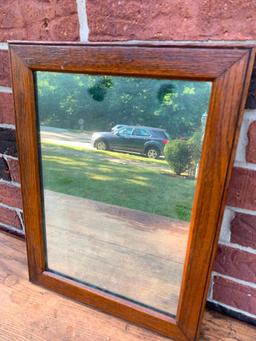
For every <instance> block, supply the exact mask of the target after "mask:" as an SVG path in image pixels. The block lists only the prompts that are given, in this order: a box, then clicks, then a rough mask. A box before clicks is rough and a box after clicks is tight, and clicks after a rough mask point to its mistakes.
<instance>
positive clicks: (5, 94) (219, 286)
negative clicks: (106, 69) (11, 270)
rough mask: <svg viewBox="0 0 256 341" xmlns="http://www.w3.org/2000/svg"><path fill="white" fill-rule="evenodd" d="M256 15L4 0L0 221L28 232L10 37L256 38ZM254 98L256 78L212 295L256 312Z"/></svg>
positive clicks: (150, 5)
mask: <svg viewBox="0 0 256 341" xmlns="http://www.w3.org/2000/svg"><path fill="white" fill-rule="evenodd" d="M87 18H88V19H87ZM255 19H256V3H255V2H253V1H250V0H243V1H242V0H225V1H213V0H204V1H199V0H198V1H190V0H174V1H168V0H163V1H152V0H148V1H135V0H119V1H117V0H116V1H114V0H105V1H100V0H87V1H86V0H76V1H75V0H67V1H58V0H48V1H41V0H24V1H22V2H21V1H19V0H9V1H3V2H2V3H1V10H0V228H1V229H5V230H9V231H12V232H15V233H18V234H23V233H24V232H23V231H24V226H23V219H22V203H21V194H20V179H19V169H18V159H17V151H16V146H15V124H14V113H13V104H12V89H11V84H10V72H9V63H8V51H7V43H6V41H7V40H8V39H23V40H51V41H64V40H66V41H76V40H77V41H79V40H80V41H88V40H89V41H115V40H118V41H126V40H128V41H136V40H138V41H141V40H154V41H160V40H161V41H171V40H201V41H206V40H241V39H243V40H253V39H256V33H255V32H256V20H255ZM254 77H255V78H256V72H255V74H254ZM255 97H256V81H254V82H253V83H252V85H251V91H250V96H249V99H248V102H247V108H248V109H247V110H246V112H245V116H244V122H243V125H242V129H241V136H240V141H239V147H238V152H237V157H236V161H235V166H234V170H233V174H232V179H231V183H230V188H229V195H228V203H227V207H226V210H225V215H224V219H223V224H222V230H221V236H220V241H219V249H218V254H217V257H216V262H215V265H214V270H213V273H212V283H211V288H210V291H209V301H211V302H213V303H217V305H218V306H221V307H224V308H225V307H226V308H228V310H229V311H231V312H232V311H233V312H237V313H241V316H245V317H248V318H251V319H256V310H255V307H256V104H255Z"/></svg>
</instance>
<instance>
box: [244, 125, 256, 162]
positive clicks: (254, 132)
mask: <svg viewBox="0 0 256 341" xmlns="http://www.w3.org/2000/svg"><path fill="white" fill-rule="evenodd" d="M246 161H247V162H253V163H256V121H254V122H252V123H251V124H250V127H249V129H248V144H247V147H246Z"/></svg>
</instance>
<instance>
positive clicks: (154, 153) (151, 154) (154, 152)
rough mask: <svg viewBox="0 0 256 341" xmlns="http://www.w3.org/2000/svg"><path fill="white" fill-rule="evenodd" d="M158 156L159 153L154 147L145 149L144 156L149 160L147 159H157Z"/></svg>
mask: <svg viewBox="0 0 256 341" xmlns="http://www.w3.org/2000/svg"><path fill="white" fill-rule="evenodd" d="M159 155H160V151H159V149H158V148H156V147H148V148H147V149H146V156H147V157H148V158H149V159H158V158H159Z"/></svg>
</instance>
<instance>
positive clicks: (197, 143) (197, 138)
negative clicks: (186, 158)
mask: <svg viewBox="0 0 256 341" xmlns="http://www.w3.org/2000/svg"><path fill="white" fill-rule="evenodd" d="M188 142H189V144H190V148H191V154H192V159H193V162H194V163H198V161H199V159H200V156H201V147H202V133H201V130H197V131H195V132H194V134H193V135H192V136H191V138H190V139H189V140H188Z"/></svg>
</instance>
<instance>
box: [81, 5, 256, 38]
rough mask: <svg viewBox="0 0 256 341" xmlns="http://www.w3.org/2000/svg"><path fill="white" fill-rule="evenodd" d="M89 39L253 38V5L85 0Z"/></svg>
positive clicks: (255, 15) (255, 30)
mask: <svg viewBox="0 0 256 341" xmlns="http://www.w3.org/2000/svg"><path fill="white" fill-rule="evenodd" d="M87 15H88V21H89V27H90V35H89V39H90V40H93V41H102V40H105V41H106V40H109V41H111V40H132V39H138V40H140V39H145V40H195V39H196V40H206V39H226V40H229V39H230V40H239V39H255V38H256V20H255V19H256V3H255V2H254V1H249V0H226V1H225V2H224V3H223V2H221V1H213V0H208V1H199V0H197V1H191V0H173V1H169V0H163V1H155V0H148V1H147V2H144V1H136V0H120V1H116V0H105V1H101V0H87Z"/></svg>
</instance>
